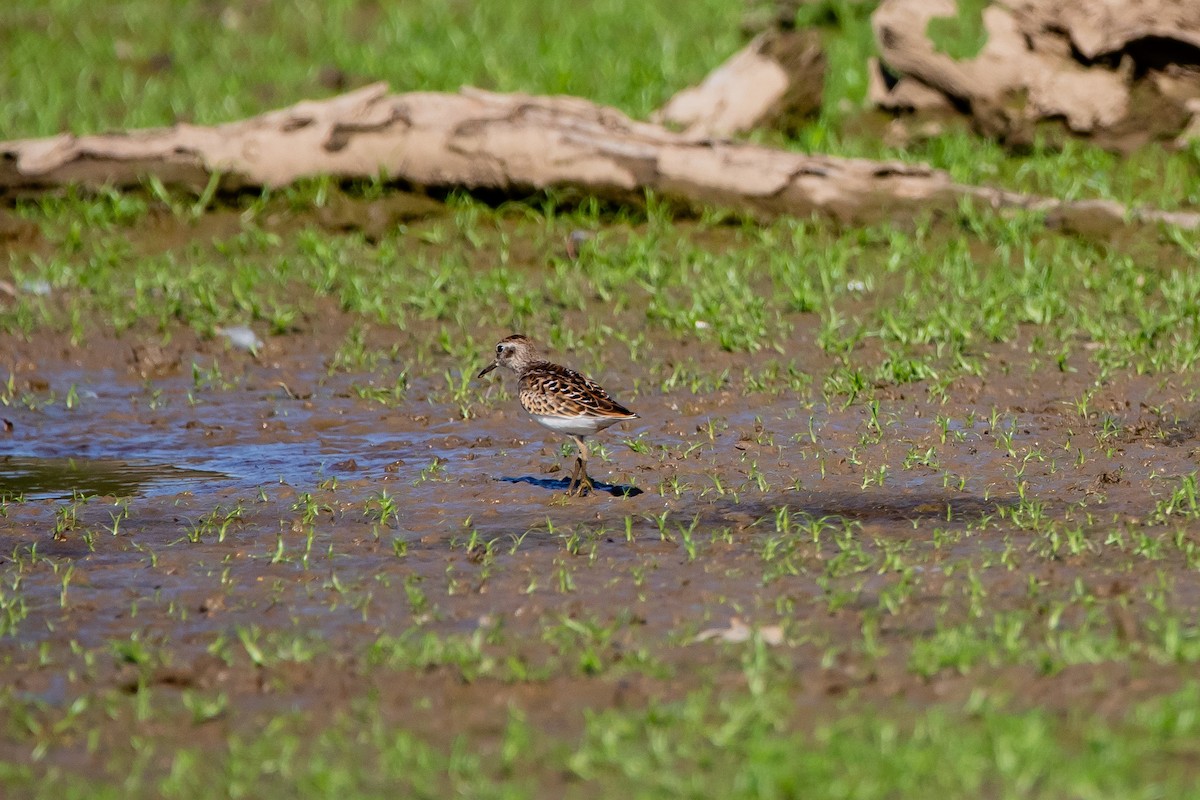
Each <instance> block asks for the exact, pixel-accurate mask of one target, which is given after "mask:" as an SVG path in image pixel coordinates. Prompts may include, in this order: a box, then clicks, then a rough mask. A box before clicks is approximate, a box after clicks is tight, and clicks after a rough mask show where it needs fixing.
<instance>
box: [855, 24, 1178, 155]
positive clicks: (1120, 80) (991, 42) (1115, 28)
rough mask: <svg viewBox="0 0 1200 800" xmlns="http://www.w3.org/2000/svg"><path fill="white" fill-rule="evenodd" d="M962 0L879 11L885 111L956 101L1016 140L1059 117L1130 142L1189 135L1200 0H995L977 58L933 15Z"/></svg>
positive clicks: (877, 78)
mask: <svg viewBox="0 0 1200 800" xmlns="http://www.w3.org/2000/svg"><path fill="white" fill-rule="evenodd" d="M959 13H960V10H959V8H958V6H957V4H956V2H955V0H883V2H882V3H880V5H879V7H878V8H877V9H876V10H875V13H874V14H873V16H872V26H873V28H874V31H875V40H876V43H877V45H878V47H879V53H880V61H876V62H873V63H872V75H871V85H870V99H871V100H872V101H873V102H874V103H875V104H876V105H878V106H880V107H881V108H886V109H892V110H923V109H928V108H944V109H949V108H951V107H953V108H957V109H960V110H963V111H964V112H966V113H968V114H970V115H972V117H973V119H974V121H975V122H976V124H977V125H978V126H979V127H980V129H981V130H982V131H983V132H985V133H988V134H991V135H996V136H999V137H1001V138H1006V139H1009V140H1011V141H1014V142H1017V143H1025V142H1028V141H1030V140H1031V139H1032V137H1033V135H1034V130H1035V128H1034V126H1035V125H1037V124H1039V123H1044V122H1048V121H1053V122H1057V123H1061V124H1063V125H1064V126H1065V129H1066V130H1067V131H1069V132H1070V133H1074V134H1082V135H1088V136H1093V137H1095V138H1096V139H1097V141H1099V142H1100V143H1102V144H1106V145H1111V146H1114V147H1118V148H1122V149H1125V148H1128V147H1132V146H1136V145H1139V144H1142V143H1144V142H1145V141H1147V140H1149V139H1152V138H1154V137H1174V136H1179V135H1180V134H1181V132H1182V131H1184V129H1185V127H1186V125H1187V120H1188V118H1189V116H1191V114H1192V113H1193V112H1192V110H1191V108H1190V107H1189V101H1192V100H1193V99H1194V98H1197V97H1200V70H1198V69H1197V65H1198V64H1200V0H1139V2H1129V0H995V2H993V3H992V4H991V5H989V6H988V7H987V8H985V9H984V11H983V15H982V25H983V28H984V32H985V35H986V41H985V43H984V45H983V47H982V49H981V50H980V51H979V53H978V54H977V55H975V56H974V57H972V58H964V59H961V60H960V59H956V58H953V57H952V56H950V55H948V54H947V53H945V52H942V51H940V50H939V48H938V46H937V45H936V44H935V42H934V40H933V37H932V36H931V34H930V32H929V30H930V22H931V21H933V20H935V19H937V18H943V17H956V16H957V15H958V14H959Z"/></svg>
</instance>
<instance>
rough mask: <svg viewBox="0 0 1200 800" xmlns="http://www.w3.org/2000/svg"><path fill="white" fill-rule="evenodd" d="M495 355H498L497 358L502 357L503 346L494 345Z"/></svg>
mask: <svg viewBox="0 0 1200 800" xmlns="http://www.w3.org/2000/svg"><path fill="white" fill-rule="evenodd" d="M496 355H498V356H502V355H504V345H502V344H498V345H496Z"/></svg>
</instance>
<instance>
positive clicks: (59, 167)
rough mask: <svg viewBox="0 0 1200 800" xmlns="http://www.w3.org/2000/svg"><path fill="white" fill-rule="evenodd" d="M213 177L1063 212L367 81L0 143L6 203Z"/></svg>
mask: <svg viewBox="0 0 1200 800" xmlns="http://www.w3.org/2000/svg"><path fill="white" fill-rule="evenodd" d="M214 174H219V175H220V176H221V180H222V184H223V185H224V186H225V187H240V186H284V185H287V184H289V183H292V182H294V181H297V180H300V179H302V178H306V177H312V176H318V175H331V176H335V177H343V178H375V177H377V176H379V175H381V174H383V175H385V176H387V178H389V179H390V180H394V181H397V182H402V183H405V184H408V185H410V186H416V187H425V188H432V187H440V188H453V187H460V188H465V189H468V190H477V191H478V190H487V191H490V192H500V193H508V194H512V195H521V194H528V193H529V192H531V191H536V190H547V189H567V190H574V191H579V192H584V193H589V194H594V195H598V196H602V197H605V198H609V199H615V200H618V201H626V200H630V201H635V202H636V201H637V200H639V199H640V198H642V197H644V195H645V192H647V191H653V192H655V193H656V194H658V195H659V196H662V197H664V198H666V199H668V200H671V201H675V202H680V203H684V204H687V205H689V206H692V207H696V208H699V207H705V206H715V207H719V208H726V209H731V210H736V211H740V212H744V213H748V214H751V215H755V216H759V217H774V216H779V215H793V216H808V215H811V214H820V215H825V216H829V217H833V218H836V219H839V220H843V221H848V222H860V221H865V220H871V219H877V218H879V217H881V216H907V215H911V214H913V213H914V212H917V211H920V210H923V209H930V208H933V209H938V208H953V207H954V206H956V205H957V204H958V203H959V202H960V201H961V200H962V199H964V198H968V199H973V200H976V201H980V202H983V203H986V204H990V205H991V206H994V207H996V208H1017V207H1022V208H1037V209H1047V210H1053V209H1055V208H1058V207H1060V206H1061V205H1062V204H1060V203H1058V202H1056V201H1054V200H1051V199H1047V198H1039V197H1032V196H1028V195H1022V194H1016V193H1012V192H1005V191H1000V190H996V189H990V188H986V187H975V186H964V185H961V184H957V183H955V182H953V181H952V180H951V179H950V177H949V175H948V174H947V173H945V172H943V171H940V170H936V169H932V168H930V167H927V166H923V165H919V164H905V163H901V162H894V161H889V162H879V161H869V160H865V159H846V158H836V157H833V156H824V155H810V154H804V153H795V152H789V151H784V150H777V149H772V148H768V147H762V146H758V145H753V144H745V143H736V142H728V141H712V140H706V141H698V140H694V139H689V138H688V137H686V136H684V135H681V134H678V133H674V132H671V131H668V130H666V129H665V128H662V127H660V126H658V125H654V124H650V123H645V122H638V121H635V120H632V119H630V118H628V117H627V116H625V115H624V114H622V113H620V112H619V111H616V110H615V109H612V108H606V107H604V106H598V105H596V104H594V103H590V102H588V101H586V100H581V99H578V98H573V97H530V96H526V95H502V94H493V93H490V92H483V91H478V90H472V89H465V90H463V91H462V92H460V93H458V94H437V93H413V94H401V95H391V94H388V92H387V88H386V87H385V86H383V85H375V86H369V87H366V88H364V89H361V90H358V91H356V92H351V93H349V94H345V95H341V96H338V97H334V98H331V99H329V100H323V101H316V102H304V103H300V104H298V105H296V106H292V107H290V108H285V109H282V110H279V111H273V112H271V113H268V114H264V115H262V116H259V117H253V118H251V119H247V120H243V121H239V122H233V123H229V124H226V125H219V126H216V127H211V128H208V127H199V126H194V125H176V126H174V127H171V128H161V129H154V130H142V131H133V132H130V133H123V134H108V135H100V136H81V137H74V136H66V135H63V136H56V137H53V138H50V139H34V140H24V141H14V142H4V143H0V194H6V195H9V196H11V195H14V194H20V193H29V192H36V191H42V190H45V189H53V188H56V187H61V186H65V185H69V184H76V183H81V184H85V185H93V186H97V185H118V186H127V185H132V184H136V183H138V182H140V181H141V180H143V179H145V177H146V176H148V175H157V176H159V177H160V178H162V179H164V180H177V181H183V182H187V183H191V184H193V185H197V186H203V185H205V184H206V183H207V182H208V181H209V180H210V178H211V176H212V175H214ZM1091 210H1093V211H1094V210H1095V209H1094V208H1092V209H1091ZM1104 213H1111V214H1116V215H1117V216H1118V217H1119V218H1137V219H1143V220H1162V221H1167V222H1171V223H1174V224H1178V225H1182V226H1185V227H1200V215H1194V214H1175V215H1167V214H1163V213H1162V212H1155V211H1142V212H1129V211H1127V210H1126V209H1124V208H1122V207H1120V206H1105V207H1104Z"/></svg>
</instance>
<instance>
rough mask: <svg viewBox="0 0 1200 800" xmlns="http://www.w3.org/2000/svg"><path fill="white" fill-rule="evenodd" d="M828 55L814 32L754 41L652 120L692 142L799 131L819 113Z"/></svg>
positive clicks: (777, 33)
mask: <svg viewBox="0 0 1200 800" xmlns="http://www.w3.org/2000/svg"><path fill="white" fill-rule="evenodd" d="M824 85H825V50H824V48H823V47H822V46H821V39H820V36H819V35H818V34H817V33H816V32H815V31H795V30H778V29H772V30H768V31H765V32H763V33H760V34H759V35H758V36H755V37H754V39H753V40H751V41H750V43H749V44H747V45H746V46H745V47H743V48H742V49H741V50H739V51H738V52H737V53H735V54H734V55H733V56H732V57H731V58H729V60H727V61H726V62H725V63H724V64H722V65H721V66H719V67H717V68H716V69H715V70H713V71H712V72H710V73H709V74H708V76H707V77H706V78H705V79H704V80H703V81H702V82H701V83H700V84H699V85H698V86H692V87H689V88H687V89H684V90H683V91H681V92H679V93H678V94H676V95H675V96H674V97H672V98H671V99H670V100H668V101H667V104H666V105H665V106H663V107H662V108H661V109H660V110H658V111H656V112H655V113H654V114H653V115H652V116H651V120H652V121H654V122H662V123H666V124H669V125H676V126H679V127H680V128H682V129H683V133H684V134H686V135H687V136H690V137H693V138H706V137H729V136H736V135H737V134H740V133H746V132H747V131H751V130H754V129H755V128H774V129H776V130H781V131H784V132H790V131H794V130H796V129H798V128H799V127H800V126H801V125H802V124H803V123H804V121H805V120H806V119H807V118H808V117H810V116H812V115H813V114H814V113H815V112H816V111H817V110H819V109H820V107H821V91H822V89H823V88H824Z"/></svg>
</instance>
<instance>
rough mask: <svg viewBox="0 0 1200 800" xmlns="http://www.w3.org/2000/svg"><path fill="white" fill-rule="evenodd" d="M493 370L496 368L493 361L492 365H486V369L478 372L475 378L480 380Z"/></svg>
mask: <svg viewBox="0 0 1200 800" xmlns="http://www.w3.org/2000/svg"><path fill="white" fill-rule="evenodd" d="M495 368H496V362H495V361H493V362H492V363H490V364H488V365H487V366H486V367H484V368H483V369H481V370H479V374H478V375H476V376H475V377H476V378H482V377H483V376H484V375H487V374H488V373H489V372H491V371H492V370H494V369H495Z"/></svg>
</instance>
